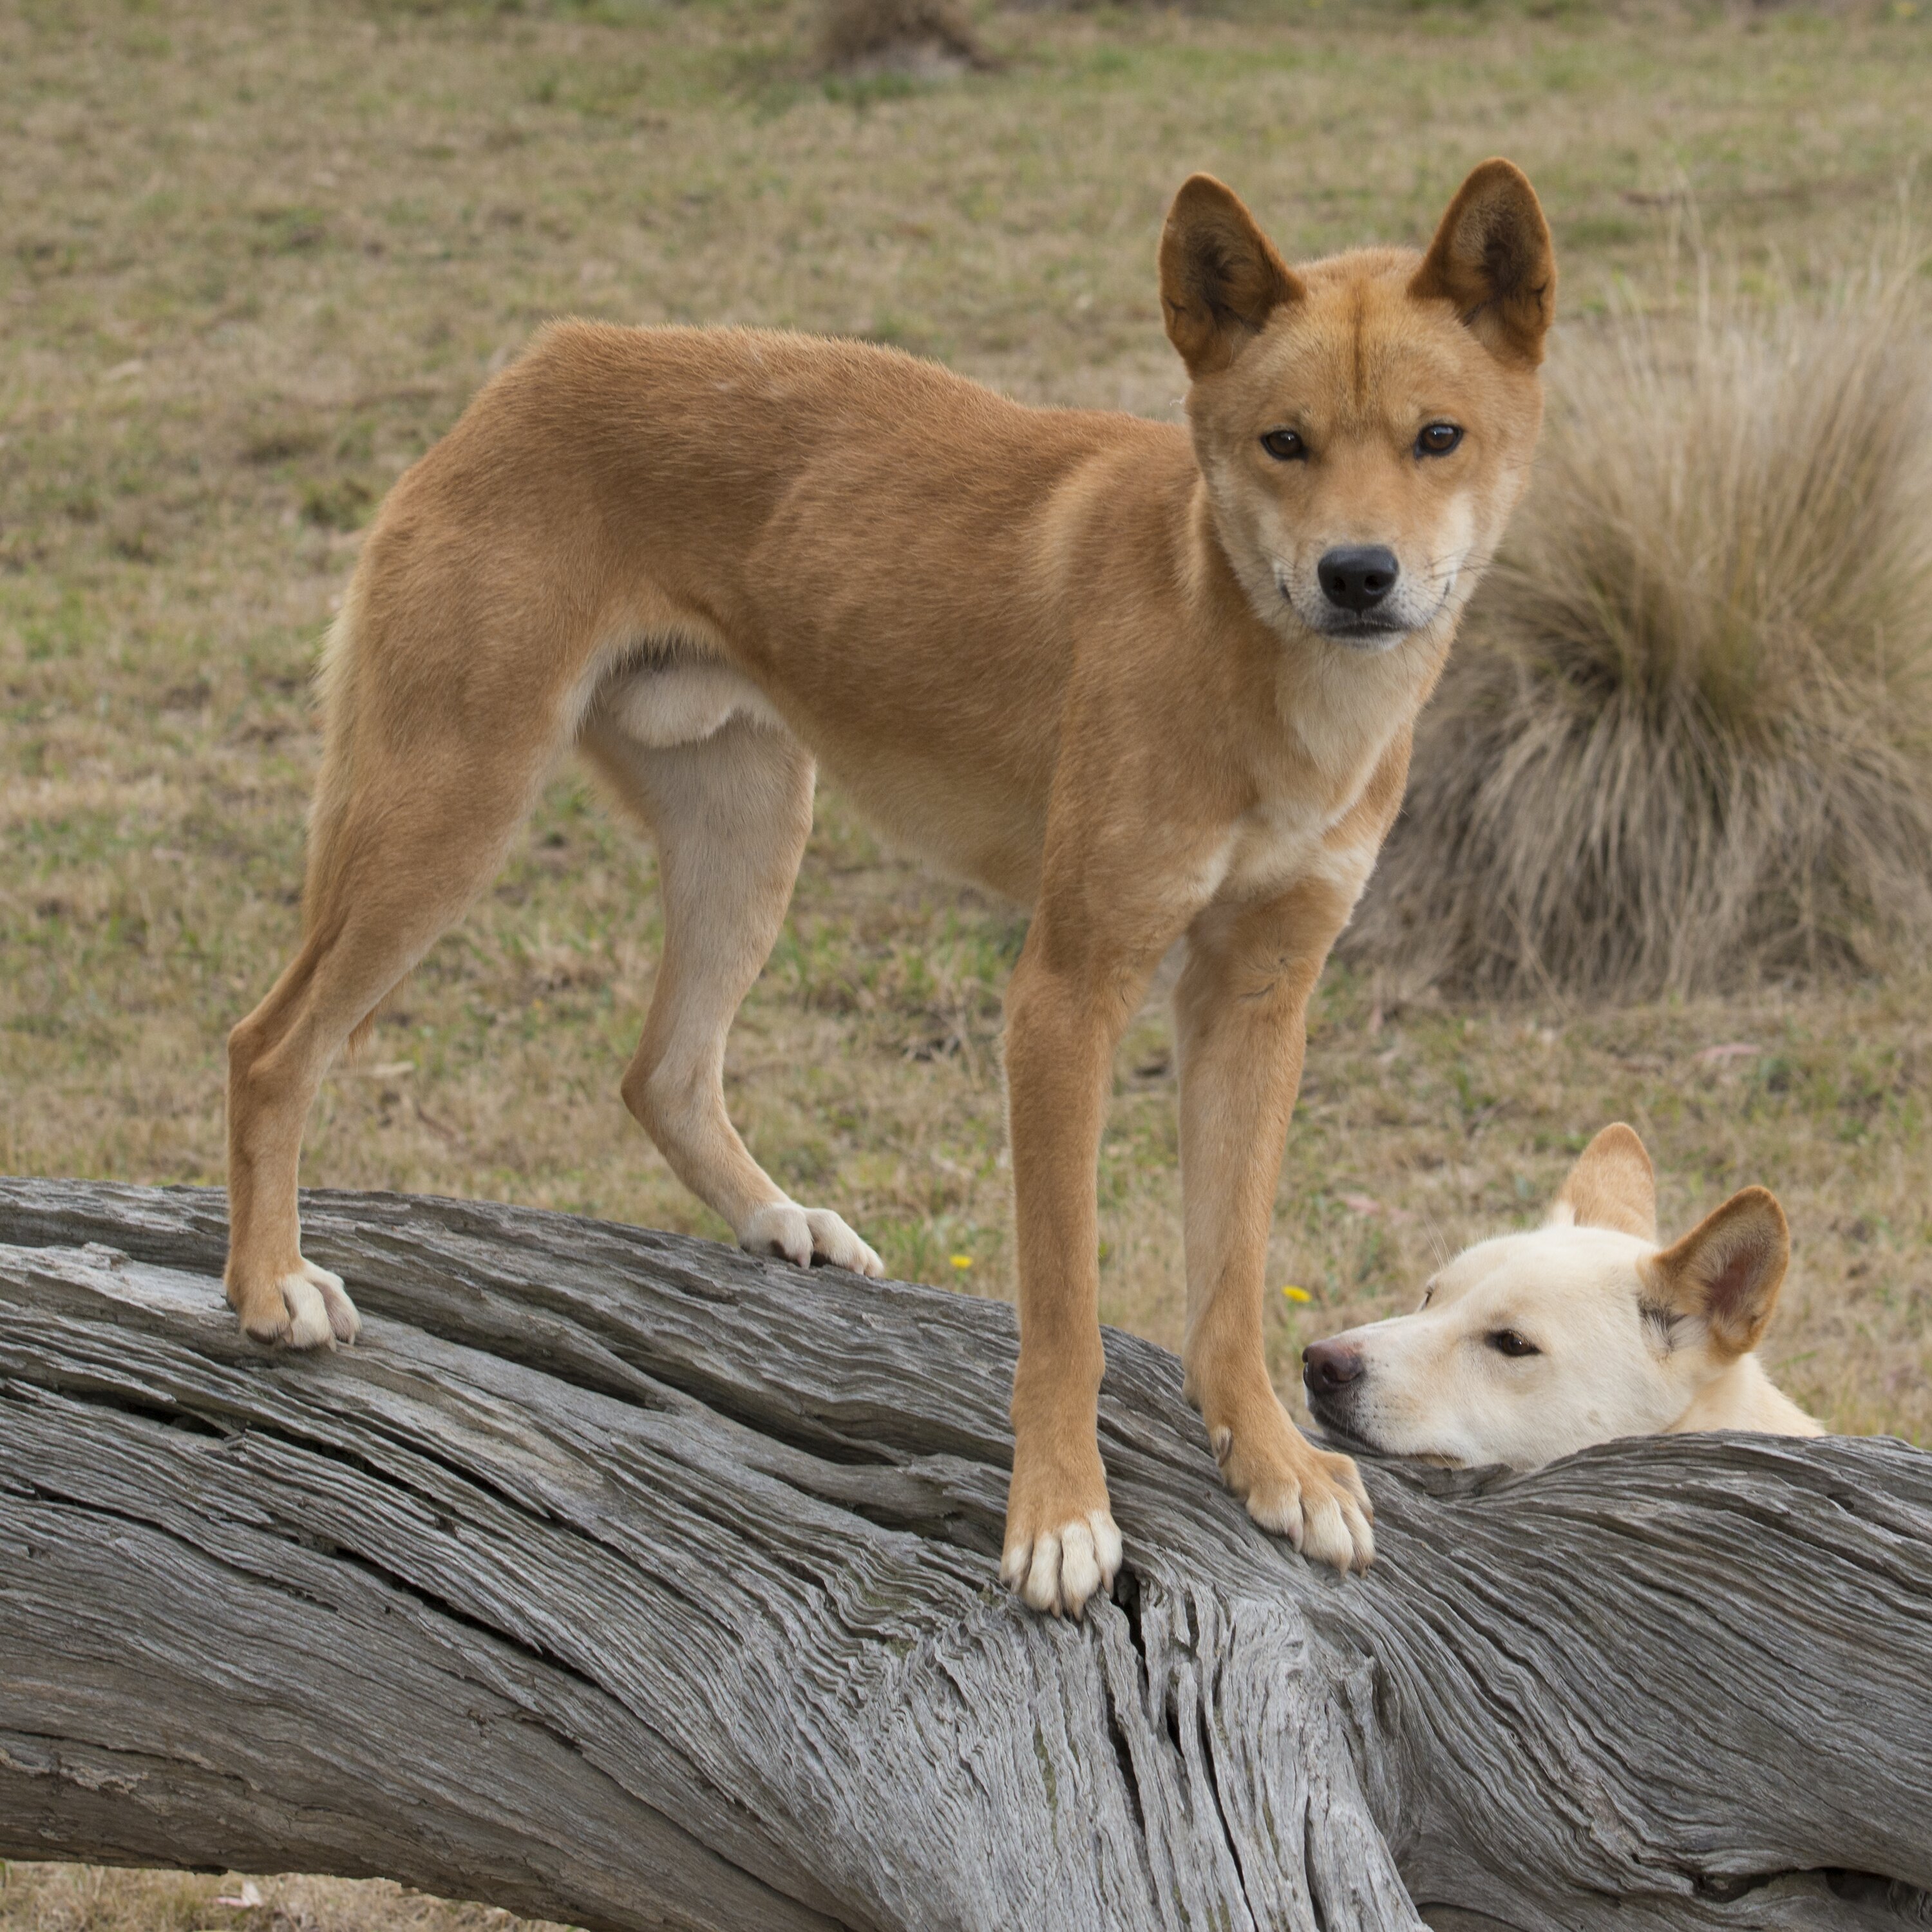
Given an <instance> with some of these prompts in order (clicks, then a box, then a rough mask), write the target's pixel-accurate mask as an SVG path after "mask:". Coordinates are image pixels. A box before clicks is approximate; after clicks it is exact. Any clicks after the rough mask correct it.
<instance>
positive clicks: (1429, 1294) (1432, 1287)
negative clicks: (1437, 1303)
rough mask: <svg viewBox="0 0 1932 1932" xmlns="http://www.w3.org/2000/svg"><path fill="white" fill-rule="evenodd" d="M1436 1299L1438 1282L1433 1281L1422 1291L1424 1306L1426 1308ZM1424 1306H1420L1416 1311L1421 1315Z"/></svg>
mask: <svg viewBox="0 0 1932 1932" xmlns="http://www.w3.org/2000/svg"><path fill="white" fill-rule="evenodd" d="M1435 1299H1436V1284H1435V1283H1433V1281H1432V1282H1431V1283H1430V1284H1429V1285H1428V1286H1427V1288H1425V1289H1424V1290H1423V1291H1422V1308H1427V1307H1428V1306H1429V1304H1430V1303H1431V1302H1432V1301H1434V1300H1435ZM1422 1308H1418V1310H1416V1311H1415V1312H1416V1313H1417V1314H1418V1315H1420V1314H1421V1313H1422Z"/></svg>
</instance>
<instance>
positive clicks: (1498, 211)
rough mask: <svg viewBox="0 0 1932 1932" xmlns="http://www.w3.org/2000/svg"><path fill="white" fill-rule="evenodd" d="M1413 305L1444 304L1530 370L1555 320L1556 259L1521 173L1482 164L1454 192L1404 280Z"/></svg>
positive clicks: (1496, 351) (1490, 345)
mask: <svg viewBox="0 0 1932 1932" xmlns="http://www.w3.org/2000/svg"><path fill="white" fill-rule="evenodd" d="M1409 293H1410V294H1411V295H1412V296H1415V298H1416V299H1418V301H1424V302H1426V301H1428V300H1430V299H1437V300H1439V301H1442V302H1448V303H1449V304H1450V305H1451V307H1453V308H1454V310H1455V311H1456V313H1457V315H1458V316H1459V317H1460V318H1461V319H1462V321H1463V326H1465V327H1466V328H1468V329H1472V330H1473V331H1474V332H1475V335H1476V336H1477V338H1478V340H1480V341H1481V343H1482V344H1483V345H1484V347H1485V348H1487V350H1490V353H1492V354H1493V355H1495V356H1501V357H1502V359H1504V360H1505V361H1506V362H1525V363H1527V364H1529V366H1530V367H1531V368H1535V366H1536V365H1537V364H1538V363H1539V362H1541V361H1542V360H1543V338H1544V335H1546V334H1547V332H1548V331H1549V328H1550V323H1551V321H1552V320H1553V319H1554V317H1555V316H1556V251H1555V250H1554V249H1553V248H1552V247H1551V246H1550V224H1549V223H1547V221H1545V220H1544V218H1543V208H1542V204H1541V202H1538V199H1537V198H1536V190H1535V189H1534V188H1533V187H1531V186H1530V184H1529V178H1528V177H1527V176H1526V175H1524V173H1523V171H1522V169H1520V168H1518V167H1517V166H1515V165H1514V163H1512V162H1509V161H1501V160H1497V161H1485V162H1484V163H1482V165H1481V166H1480V167H1478V168H1477V169H1475V172H1473V173H1472V174H1471V175H1470V176H1469V179H1468V180H1467V181H1465V182H1464V183H1463V185H1462V186H1461V187H1460V188H1459V189H1457V191H1456V199H1454V201H1452V202H1451V203H1450V204H1449V211H1448V214H1445V215H1444V216H1443V217H1442V226H1440V227H1439V228H1438V229H1436V239H1435V240H1434V241H1433V242H1430V245H1429V253H1428V254H1427V255H1425V256H1424V257H1423V259H1422V266H1421V268H1419V269H1417V270H1416V272H1415V275H1414V277H1413V278H1412V280H1411V281H1410V282H1409Z"/></svg>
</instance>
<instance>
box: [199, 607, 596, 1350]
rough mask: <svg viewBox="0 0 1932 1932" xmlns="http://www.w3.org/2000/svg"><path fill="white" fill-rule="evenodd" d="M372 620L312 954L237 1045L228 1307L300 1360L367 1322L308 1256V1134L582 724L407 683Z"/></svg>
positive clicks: (337, 687) (312, 914) (334, 766)
mask: <svg viewBox="0 0 1932 1932" xmlns="http://www.w3.org/2000/svg"><path fill="white" fill-rule="evenodd" d="M355 610H356V601H355V600H353V599H352V601H351V604H350V613H351V614H350V618H349V619H346V621H345V622H344V625H341V626H339V627H338V633H337V635H336V637H335V639H334V640H332V646H331V656H332V661H331V662H330V663H329V664H328V666H327V667H326V670H325V676H324V682H325V687H326V697H325V705H326V726H325V736H326V742H325V748H324V752H323V768H322V773H321V776H320V780H319V781H318V784H317V799H316V809H315V811H314V816H313V818H312V820H311V828H310V834H309V847H308V865H307V873H306V877H305V883H304V887H303V895H302V901H303V903H302V925H303V936H302V946H301V948H300V950H299V951H298V952H297V953H296V957H295V958H294V959H293V961H291V962H290V964H289V965H288V966H287V968H286V969H285V970H284V972H283V973H282V974H281V977H280V978H279V979H278V980H277V981H276V982H275V986H274V987H273V989H272V990H271V992H269V995H268V997H267V998H266V999H264V1000H263V1001H262V1003H261V1004H260V1006H258V1007H257V1008H256V1009H255V1010H254V1012H253V1013H251V1014H249V1015H248V1017H247V1018H246V1019H244V1020H243V1021H242V1022H240V1024H239V1025H237V1026H236V1028H235V1029H234V1031H233V1032H232V1033H231V1034H229V1038H228V1210H229V1238H228V1264H227V1268H226V1274H225V1281H226V1288H227V1292H228V1299H229V1303H230V1304H231V1305H232V1306H233V1307H234V1309H235V1310H236V1313H237V1315H238V1316H239V1317H240V1319H241V1322H242V1327H243V1328H244V1329H245V1330H246V1331H247V1332H248V1334H251V1336H253V1337H255V1338H256V1339H257V1340H260V1341H263V1342H270V1343H284V1344H286V1345H287V1346H290V1347H293V1348H297V1349H308V1348H314V1347H317V1346H322V1345H324V1344H326V1343H329V1342H331V1341H332V1340H333V1341H350V1340H353V1339H354V1337H355V1335H356V1329H357V1327H358V1319H357V1316H356V1310H355V1307H354V1305H353V1304H352V1303H351V1301H350V1298H349V1297H348V1295H347V1293H346V1292H344V1288H343V1285H342V1283H341V1280H339V1279H338V1277H336V1276H335V1275H333V1274H330V1273H329V1271H327V1270H326V1269H325V1268H318V1267H317V1266H316V1265H315V1264H314V1263H313V1262H308V1261H307V1260H305V1259H304V1257H303V1256H302V1248H301V1238H300V1236H301V1231H300V1227H299V1215H298V1211H297V1207H296V1180H297V1173H298V1168H299V1160H300V1157H301V1151H302V1129H303V1126H304V1124H305V1121H307V1119H308V1113H309V1109H310V1108H311V1106H312V1105H313V1103H314V1099H315V1095H316V1091H317V1088H319V1087H320V1085H321V1082H322V1076H323V1073H324V1071H325V1070H326V1068H327V1067H328V1065H329V1062H330V1061H331V1060H332V1059H333V1058H334V1057H335V1055H336V1054H337V1052H339V1051H340V1049H341V1048H342V1046H344V1043H346V1042H347V1040H349V1039H350V1037H351V1036H352V1035H353V1034H355V1033H356V1032H357V1031H359V1029H361V1028H363V1027H365V1026H366V1025H368V1022H370V1021H371V1019H373V1018H374V1015H375V1013H376V1011H377V1008H378V1007H380V1005H381V1004H382V1002H383V1001H384V1000H385V999H386V998H388V997H389V995H390V994H391V993H392V992H393V991H394V990H395V988H396V986H398V984H399V983H401V980H403V979H404V977H406V976H407V974H408V973H409V971H410V969H411V968H413V966H414V965H416V962H418V961H419V959H421V958H422V956H423V954H424V953H426V952H427V951H428V950H429V948H430V947H431V945H433V944H434V943H435V941H436V940H437V938H438V937H439V936H440V935H441V934H442V933H443V932H444V930H445V929H446V928H447V927H448V926H450V925H451V924H452V922H454V921H455V919H458V917H460V916H461V914H462V913H463V911H464V910H466V908H467V907H468V906H469V904H470V902H471V901H472V900H473V899H474V898H475V896H476V895H477V893H478V892H480V891H481V889H482V888H483V887H484V886H485V885H486V884H487V883H488V882H489V880H490V877H491V876H492V875H493V874H494V872H495V871H496V868H497V867H498V866H499V865H500V863H501V862H502V857H503V853H504V851H505V847H507V846H508V842H509V840H510V838H511V835H512V834H513V833H514V831H515V830H516V828H517V825H518V824H519V823H521V821H522V820H523V817H524V816H525V814H526V812H527V811H528V810H529V805H530V803H531V801H532V798H533V797H534V796H535V792H536V789H537V787H538V785H539V784H541V781H542V778H543V776H544V772H546V771H547V769H549V768H550V764H551V763H552V762H553V760H554V758H555V757H556V754H558V753H559V751H561V750H562V748H563V747H564V745H565V743H566V742H567V741H568V733H569V730H570V727H571V720H570V719H568V718H567V717H566V716H565V711H566V709H567V697H566V695H565V693H563V692H562V691H556V692H550V693H545V692H544V691H541V690H538V691H532V692H529V693H527V694H524V697H523V701H522V702H520V703H503V702H502V701H501V700H500V699H498V700H493V701H492V702H490V703H487V704H483V705H478V704H474V703H470V704H466V705H463V706H458V705H455V704H453V703H450V702H449V700H448V697H447V695H446V693H447V691H448V689H449V686H447V685H446V686H445V687H444V688H443V691H442V692H439V691H438V690H437V689H436V688H434V685H433V682H431V681H430V680H427V679H422V678H420V676H418V677H417V678H416V680H415V681H414V682H413V684H412V685H411V688H407V689H404V688H398V687H399V686H400V685H401V682H402V680H401V679H400V678H398V677H397V676H395V675H394V674H393V673H392V670H391V667H390V664H389V663H386V662H385V661H384V659H383V657H382V656H380V655H378V653H377V652H376V651H375V650H374V649H372V648H371V640H370V639H369V638H368V637H366V636H359V635H357V634H356V631H355V630H354V628H353V613H354V611H355ZM345 658H353V659H354V660H355V661H354V662H353V663H350V662H345V661H344V659H345ZM421 661H422V660H421V658H417V659H416V668H417V670H418V671H419V670H420V667H421ZM392 662H393V659H392Z"/></svg>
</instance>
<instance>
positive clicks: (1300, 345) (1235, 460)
mask: <svg viewBox="0 0 1932 1932" xmlns="http://www.w3.org/2000/svg"><path fill="white" fill-rule="evenodd" d="M1160 293H1161V302H1162V305H1163V308H1164V310H1165V311H1166V317H1167V332H1168V335H1169V338H1170V340H1172V342H1173V344H1174V346H1175V348H1176V349H1178V350H1179V351H1180V352H1181V359H1182V360H1183V361H1184V362H1185V363H1186V364H1187V371H1188V374H1189V375H1190V377H1192V379H1193V382H1192V386H1191V387H1190V390H1189V392H1188V398H1187V411H1188V416H1189V419H1190V422H1192V424H1193V431H1194V445H1195V449H1196V453H1197V455H1198V456H1199V460H1200V463H1201V468H1202V474H1203V475H1205V477H1206V478H1207V481H1208V493H1209V496H1210V499H1211V502H1212V503H1213V505H1214V518H1215V522H1216V524H1217V528H1218V529H1219V531H1220V538H1221V542H1222V544H1223V547H1224V549H1225V550H1226V552H1227V554H1228V556H1229V560H1230V562H1232V564H1233V565H1234V568H1235V573H1236V574H1237V576H1238V577H1239V578H1240V580H1241V585H1242V587H1243V588H1244V590H1245V591H1246V592H1247V596H1248V599H1249V601H1250V603H1251V604H1253V607H1254V609H1255V610H1256V612H1257V613H1258V614H1259V616H1260V617H1261V618H1262V621H1263V622H1265V623H1267V624H1268V625H1271V626H1272V627H1273V628H1275V629H1277V630H1278V631H1281V632H1283V634H1287V635H1299V636H1302V637H1306V635H1307V634H1308V633H1309V632H1310V631H1313V632H1316V634H1319V635H1320V636H1322V637H1326V638H1330V639H1332V640H1334V641H1335V642H1336V643H1338V644H1341V645H1345V646H1352V648H1354V649H1358V650H1365V651H1382V650H1387V649H1390V648H1391V646H1394V645H1395V644H1397V643H1400V641H1401V640H1403V638H1404V637H1407V636H1409V635H1410V634H1412V633H1415V632H1416V631H1422V630H1424V629H1425V628H1428V629H1430V630H1431V634H1432V635H1433V636H1434V637H1437V638H1439V639H1440V640H1442V641H1443V642H1444V643H1445V644H1446V640H1447V637H1448V623H1453V622H1454V619H1455V617H1456V616H1457V613H1459V612H1460V610H1461V609H1462V607H1463V604H1465V603H1466V601H1468V598H1469V592H1470V591H1471V590H1472V589H1473V588H1474V587H1475V580H1476V577H1478V575H1479V574H1480V573H1481V570H1482V568H1483V566H1484V565H1485V564H1487V562H1488V561H1489V559H1490V556H1492V555H1493V553H1494V551H1495V550H1496V544H1497V543H1498V542H1499V541H1500V540H1501V538H1502V532H1503V526H1504V524H1505V523H1506V522H1507V521H1508V517H1509V514H1510V511H1511V510H1512V509H1514V508H1515V506H1516V502H1517V498H1518V497H1519V496H1520V495H1521V494H1522V493H1523V484H1524V482H1525V481H1526V477H1527V475H1528V472H1529V460H1530V455H1531V452H1532V450H1533V449H1534V448H1535V443H1536V437H1537V432H1538V429H1539V428H1541V424H1542V420H1543V393H1542V385H1541V381H1540V380H1539V379H1538V375H1537V367H1538V364H1539V363H1541V361H1542V359H1543V342H1544V335H1545V333H1546V332H1547V330H1548V329H1549V327H1550V318H1551V316H1552V314H1553V312H1554V309H1555V301H1556V260H1555V257H1554V256H1553V253H1552V251H1551V248H1550V230H1549V228H1548V226H1547V224H1546V223H1545V222H1544V218H1543V211H1542V209H1541V207H1540V206H1539V205H1538V202H1537V199H1536V193H1535V190H1534V189H1532V187H1531V186H1530V184H1529V182H1528V181H1526V180H1525V179H1524V178H1523V175H1522V174H1521V173H1520V172H1518V170H1517V169H1516V168H1514V166H1511V164H1510V163H1508V161H1502V160H1493V161H1485V162H1484V163H1483V164H1482V165H1481V166H1480V167H1479V168H1478V169H1476V170H1475V172H1474V173H1473V174H1472V175H1470V176H1469V179H1468V180H1467V181H1465V182H1464V183H1463V186H1462V188H1461V190H1460V191H1459V192H1458V193H1457V196H1456V198H1455V199H1454V201H1453V202H1451V203H1450V205H1449V211H1448V213H1447V214H1445V215H1444V217H1442V226H1440V227H1439V229H1437V230H1436V239H1435V240H1434V241H1433V242H1431V243H1430V248H1429V251H1428V253H1427V254H1425V255H1421V256H1418V255H1417V254H1415V253H1414V252H1413V251H1411V250H1408V249H1400V248H1364V249H1358V250H1356V251H1354V252H1353V253H1352V254H1346V255H1337V256H1335V257H1332V258H1331V259H1330V260H1326V261H1321V262H1313V263H1308V264H1307V265H1306V266H1303V267H1301V268H1299V269H1290V268H1289V267H1288V266H1286V264H1285V263H1283V260H1282V259H1281V257H1280V256H1279V255H1278V254H1276V252H1275V251H1274V246H1273V245H1272V244H1271V243H1270V242H1269V241H1268V238H1267V236H1265V235H1264V234H1263V233H1262V231H1261V230H1260V229H1259V227H1257V226H1256V224H1255V221H1254V218H1253V216H1252V215H1250V214H1249V212H1248V211H1247V208H1244V206H1243V205H1241V202H1240V200H1239V199H1238V198H1237V197H1236V196H1235V195H1234V194H1233V193H1232V192H1231V191H1230V190H1229V189H1227V188H1226V187H1223V186H1222V184H1220V182H1219V181H1216V180H1215V179H1214V178H1213V177H1212V176H1211V175H1194V176H1193V178H1191V179H1190V180H1189V181H1187V182H1186V183H1184V184H1183V186H1182V187H1181V192H1180V193H1179V194H1178V195H1177V196H1175V202H1174V206H1173V208H1172V211H1170V212H1169V215H1168V217H1167V226H1166V231H1165V233H1163V236H1162V237H1161V244H1160ZM1438 619H1446V620H1447V622H1446V623H1445V625H1443V626H1442V627H1441V628H1435V627H1436V620H1438Z"/></svg>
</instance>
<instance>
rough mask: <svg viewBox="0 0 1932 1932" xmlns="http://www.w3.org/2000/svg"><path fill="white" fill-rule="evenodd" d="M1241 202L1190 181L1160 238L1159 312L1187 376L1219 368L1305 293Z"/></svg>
mask: <svg viewBox="0 0 1932 1932" xmlns="http://www.w3.org/2000/svg"><path fill="white" fill-rule="evenodd" d="M1306 294H1307V290H1304V288H1303V287H1302V285H1301V283H1300V282H1299V281H1297V280H1296V279H1295V275H1294V274H1293V273H1292V271H1291V270H1290V269H1289V268H1288V266H1286V263H1283V260H1282V259H1281V257H1280V256H1279V255H1278V254H1276V253H1275V250H1274V243H1273V242H1271V241H1270V240H1269V239H1268V237H1267V236H1265V235H1264V234H1263V233H1262V231H1261V229H1259V227H1258V226H1256V222H1255V217H1253V215H1252V214H1250V213H1249V212H1248V211H1247V208H1245V207H1244V206H1243V205H1242V202H1241V196H1239V195H1238V194H1237V193H1235V191H1234V190H1233V189H1232V188H1231V187H1224V186H1223V184H1221V183H1220V181H1217V180H1216V179H1215V178H1214V176H1213V175H1189V176H1188V178H1187V180H1186V181H1183V182H1182V183H1181V192H1180V193H1178V194H1177V195H1176V196H1175V197H1174V205H1173V206H1172V208H1169V210H1168V213H1167V226H1166V227H1165V228H1164V229H1162V230H1161V236H1160V306H1161V311H1162V313H1163V315H1165V317H1166V320H1167V337H1168V340H1169V341H1170V342H1172V344H1174V346H1175V348H1176V349H1178V350H1180V352H1181V360H1182V362H1185V363H1186V364H1187V373H1188V374H1190V376H1206V375H1211V374H1213V373H1214V371H1216V370H1217V369H1225V368H1227V366H1228V365H1229V363H1231V362H1233V361H1234V359H1235V357H1236V356H1238V355H1239V354H1240V353H1241V351H1242V350H1243V349H1244V348H1245V347H1247V344H1249V343H1250V341H1253V338H1255V337H1256V335H1259V334H1260V332H1261V329H1262V324H1263V323H1265V322H1266V321H1267V320H1268V317H1270V316H1271V315H1272V314H1274V311H1276V310H1277V308H1280V306H1281V305H1282V304H1283V302H1300V301H1301V299H1303V297H1304V296H1305V295H1306Z"/></svg>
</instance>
